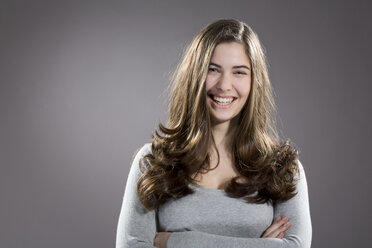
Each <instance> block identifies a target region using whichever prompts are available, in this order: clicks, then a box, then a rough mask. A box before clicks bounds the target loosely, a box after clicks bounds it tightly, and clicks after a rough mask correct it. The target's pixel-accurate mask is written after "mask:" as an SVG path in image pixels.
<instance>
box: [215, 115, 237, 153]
mask: <svg viewBox="0 0 372 248" xmlns="http://www.w3.org/2000/svg"><path fill="white" fill-rule="evenodd" d="M235 127H236V125H234V124H233V123H232V121H228V122H223V123H218V124H212V135H213V139H214V142H215V144H216V147H217V149H218V150H219V151H220V150H225V151H229V150H230V149H231V145H232V139H233V137H234V132H235Z"/></svg>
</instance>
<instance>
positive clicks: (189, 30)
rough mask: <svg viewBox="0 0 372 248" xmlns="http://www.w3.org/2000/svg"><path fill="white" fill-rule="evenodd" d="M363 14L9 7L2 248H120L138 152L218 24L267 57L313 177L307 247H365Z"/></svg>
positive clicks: (283, 8)
mask: <svg viewBox="0 0 372 248" xmlns="http://www.w3.org/2000/svg"><path fill="white" fill-rule="evenodd" d="M371 10H372V9H371V4H370V3H369V2H368V1H294V0H292V1H289V0H285V1H274V0H272V1H258V0H257V1H246V0H245V1H229V2H227V1H201V2H200V3H199V1H136V2H129V1H100V2H98V1H1V5H0V31H1V32H0V37H1V38H0V77H1V83H0V118H1V122H0V165H1V172H0V196H1V205H0V247H4V248H5V247H7V248H8V247H9V248H11V247H28V248H34V247H35V248H39V247H53V248H58V247H61V248H62V247H90V248H92V247H114V244H115V235H116V225H117V219H118V216H119V211H120V207H121V201H122V196H123V193H124V188H125V182H126V179H127V173H128V170H129V167H130V161H131V157H132V155H133V152H134V151H135V150H136V149H137V148H139V147H140V146H142V145H143V144H144V143H146V142H149V141H150V137H151V134H152V132H153V130H154V128H155V127H156V125H157V123H158V121H159V120H165V118H166V116H167V114H166V92H165V88H166V86H167V85H168V78H169V74H170V72H171V71H172V70H173V69H174V67H175V65H176V64H177V62H178V60H179V59H180V55H181V53H182V51H183V48H184V46H185V45H186V44H188V42H190V41H191V40H192V38H193V36H194V35H195V34H196V33H198V32H199V31H200V29H201V28H202V27H204V26H205V25H206V24H208V23H210V22H212V21H215V20H216V19H219V18H237V19H240V20H243V21H245V22H246V23H248V24H249V25H251V27H252V28H253V29H254V30H255V31H256V32H257V33H258V35H259V37H260V39H261V41H262V43H263V45H264V47H265V48H266V51H267V57H268V63H269V72H270V77H271V81H272V84H273V87H274V90H275V92H276V101H277V105H278V126H279V129H280V130H282V135H283V136H284V137H288V138H290V139H292V140H293V141H294V143H295V144H296V145H297V147H298V148H299V150H300V159H301V161H302V163H303V165H304V167H305V170H306V173H307V178H308V184H309V196H310V208H311V216H312V223H313V246H312V247H351V246H353V247H366V246H368V243H370V242H369V241H371V238H370V237H371V236H370V223H371V211H370V209H371V207H370V205H371V199H370V197H371V189H370V185H369V179H370V176H371V169H370V166H371V162H370V154H369V152H370V150H371V138H372V137H371V125H370V122H371V88H372V87H371V80H370V76H371V75H370V71H371V59H372V56H371V48H370V45H371V43H372V42H371V41H372V40H371V33H372V32H371V30H372V27H371V23H372V22H371V18H370V12H371Z"/></svg>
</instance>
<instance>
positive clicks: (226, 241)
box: [167, 162, 312, 248]
mask: <svg viewBox="0 0 372 248" xmlns="http://www.w3.org/2000/svg"><path fill="white" fill-rule="evenodd" d="M299 168H300V179H299V181H297V186H296V189H297V192H298V193H297V195H296V196H294V197H293V198H292V199H290V200H288V201H286V202H283V203H279V204H276V205H275V206H274V218H276V217H277V216H283V217H284V216H288V217H289V222H290V223H291V227H290V228H289V229H288V230H287V232H286V235H285V237H284V238H283V239H279V238H238V237H227V236H221V235H215V234H209V233H204V232H198V231H186V232H173V233H172V234H171V235H170V236H169V239H168V242H167V248H199V247H200V248H209V247H211V248H212V247H213V248H219V247H221V248H225V247H235V248H243V247H244V248H260V247H265V248H279V247H283V248H286V247H294V248H308V247H310V246H311V236H312V227H311V220H310V210H309V199H308V190H307V182H306V177H305V172H304V169H303V167H302V164H301V163H300V162H299Z"/></svg>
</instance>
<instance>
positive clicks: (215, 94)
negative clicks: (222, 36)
mask: <svg viewBox="0 0 372 248" xmlns="http://www.w3.org/2000/svg"><path fill="white" fill-rule="evenodd" d="M250 89H251V63H250V60H249V58H248V56H247V55H246V53H245V49H244V45H242V44H240V43H238V42H224V43H220V44H218V45H217V46H216V48H215V50H214V51H213V54H212V58H211V61H210V63H209V68H208V76H207V79H206V93H207V108H208V109H209V112H210V116H211V121H212V124H220V123H224V122H230V121H231V120H232V119H233V118H234V117H236V116H237V115H238V114H239V113H240V111H241V110H242V108H243V106H244V104H245V102H246V101H247V99H248V96H249V92H250Z"/></svg>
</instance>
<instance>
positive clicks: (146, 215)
mask: <svg viewBox="0 0 372 248" xmlns="http://www.w3.org/2000/svg"><path fill="white" fill-rule="evenodd" d="M150 152H151V144H146V145H144V146H143V147H142V148H141V149H140V150H139V152H138V153H137V155H136V156H135V158H134V160H133V163H132V166H131V168H130V171H129V175H128V179H127V184H126V187H125V193H124V198H123V204H122V207H121V212H120V217H119V221H118V228H117V233H116V248H137V247H138V248H140V247H141V248H148V247H151V248H153V247H154V245H153V242H154V237H155V235H156V219H155V211H151V212H147V210H146V209H145V207H144V206H143V205H142V203H141V202H140V200H139V199H138V195H137V181H138V178H139V177H140V176H141V174H142V173H141V171H140V169H139V161H140V159H141V157H142V156H143V155H144V154H147V153H150Z"/></svg>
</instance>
